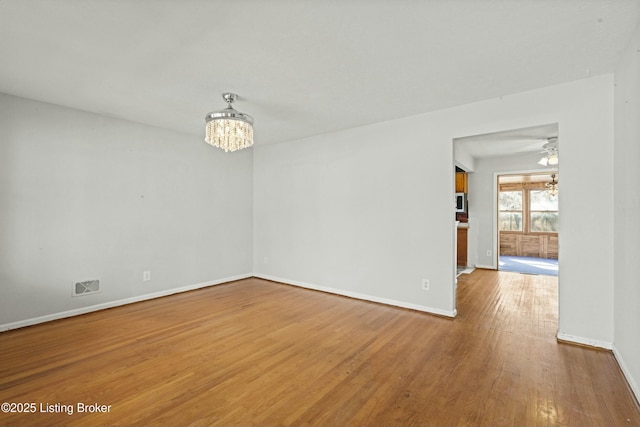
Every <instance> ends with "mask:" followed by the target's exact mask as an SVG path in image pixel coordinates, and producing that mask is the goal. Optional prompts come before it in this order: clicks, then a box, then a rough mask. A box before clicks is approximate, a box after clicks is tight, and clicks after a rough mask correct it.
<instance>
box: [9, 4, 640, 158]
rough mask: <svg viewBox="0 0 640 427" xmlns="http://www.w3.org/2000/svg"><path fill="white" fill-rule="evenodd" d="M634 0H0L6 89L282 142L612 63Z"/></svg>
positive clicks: (593, 71) (197, 129)
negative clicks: (238, 129) (240, 125)
mask: <svg viewBox="0 0 640 427" xmlns="http://www.w3.org/2000/svg"><path fill="white" fill-rule="evenodd" d="M639 16H640V0H430V1H426V0H425V1H421V2H418V1H412V0H396V1H382V0H369V1H366V0H345V1H341V2H339V1H334V0H327V1H322V2H321V1H312V0H297V1H293V0H291V1H284V0H271V1H259V0H242V1H227V0H225V1H223V0H220V1H216V0H135V1H134V0H130V1H125V0H56V1H53V0H4V1H3V0H0V58H1V59H0V61H1V64H2V65H1V66H0V92H4V93H8V94H12V95H17V96H22V97H26V98H31V99H35V100H39V101H44V102H50V103H54V104H59V105H63V106H67V107H72V108H78V109H82V110H87V111H92V112H96V113H101V114H106V115H108V116H113V117H119V118H123V119H128V120H132V121H136V122H140V123H146V124H150V125H156V126H160V127H165V128H168V129H174V130H177V131H180V132H186V133H191V134H195V135H200V136H203V135H204V116H205V114H206V113H208V112H209V111H212V110H219V109H222V108H223V107H224V106H225V103H224V102H223V100H222V98H221V93H222V92H226V91H232V92H236V93H238V94H239V95H240V98H239V100H238V101H237V102H236V104H235V106H236V108H237V109H238V110H240V111H242V112H245V113H247V114H250V115H252V116H253V117H254V119H255V123H256V124H255V138H256V144H257V145H260V144H266V143H273V142H279V141H287V140H293V139H298V138H303V137H307V136H311V135H317V134H322V133H327V132H332V131H336V130H339V129H346V128H351V127H355V126H359V125H364V124H369V123H374V122H380V121H384V120H389V119H394V118H399V117H404V116H409V115H414V114H419V113H424V112H429V111H434V110H438V109H442V108H445V107H450V106H455V105H460V104H465V103H470V102H475V101H480V100H484V99H489V98H494V97H499V96H501V95H505V94H511V93H516V92H521V91H525V90H530V89H535V88H539V87H544V86H549V85H553V84H558V83H563V82H567V81H572V80H577V79H581V78H585V77H589V76H592V75H597V74H603V73H607V72H611V71H612V70H613V68H614V66H615V63H616V61H617V59H618V57H619V55H620V52H621V50H622V49H623V48H624V47H625V46H626V45H627V43H628V42H629V40H630V38H631V35H632V33H633V30H634V28H635V27H636V26H637V25H638V22H639Z"/></svg>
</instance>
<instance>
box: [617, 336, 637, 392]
mask: <svg viewBox="0 0 640 427" xmlns="http://www.w3.org/2000/svg"><path fill="white" fill-rule="evenodd" d="M612 350H613V355H614V356H615V358H616V361H617V362H618V365H619V366H620V369H621V370H622V373H623V374H624V377H625V378H626V380H627V383H628V384H629V387H630V388H631V391H632V392H633V394H634V395H635V397H636V400H637V401H638V402H640V385H638V382H637V381H636V379H635V378H633V375H631V371H630V370H629V367H628V366H627V364H626V363H625V361H624V359H623V358H622V355H621V354H620V352H619V351H618V349H617V348H616V346H615V345H613V348H612Z"/></svg>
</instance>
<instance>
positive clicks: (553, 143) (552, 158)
mask: <svg viewBox="0 0 640 427" xmlns="http://www.w3.org/2000/svg"><path fill="white" fill-rule="evenodd" d="M547 141H548V142H547V143H546V144H544V145H543V146H542V152H543V153H545V155H544V157H543V158H541V159H540V161H539V162H538V164H540V165H542V166H554V165H557V164H558V160H559V159H558V138H548V139H547Z"/></svg>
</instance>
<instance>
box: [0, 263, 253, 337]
mask: <svg viewBox="0 0 640 427" xmlns="http://www.w3.org/2000/svg"><path fill="white" fill-rule="evenodd" d="M248 277H253V274H250V273H249V274H241V275H238V276H232V277H226V278H224V279H218V280H214V281H211V282H204V283H197V284H195V285H189V286H183V287H180V288H172V289H167V290H164V291H159V292H153V293H150V294H144V295H138V296H135V297H131V298H125V299H121V300H116V301H109V302H105V303H101V304H95V305H90V306H87V307H81V308H76V309H73V310H68V311H62V312H59V313H52V314H47V315H45V316H40V317H34V318H31V319H25V320H19V321H17V322H11V323H5V324H4V325H0V332H3V331H8V330H10V329H17V328H23V327H25V326H31V325H36V324H38V323H44V322H49V321H51V320H57V319H64V318H65V317H72V316H78V315H80V314H86V313H91V312H92V311H98V310H104V309H106V308H113V307H118V306H120V305H125V304H132V303H134V302H140V301H145V300H149V299H154V298H160V297H165V296H167V295H173V294H177V293H181V292H187V291H193V290H195V289H200V288H206V287H209V286H215V285H221V284H223V283H228V282H233V281H235V280H241V279H246V278H248Z"/></svg>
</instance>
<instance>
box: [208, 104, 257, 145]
mask: <svg viewBox="0 0 640 427" xmlns="http://www.w3.org/2000/svg"><path fill="white" fill-rule="evenodd" d="M222 98H223V99H224V100H225V101H226V102H227V103H228V106H227V108H225V109H224V110H220V111H214V112H212V113H209V114H207V116H206V117H205V121H206V123H207V127H206V135H205V138H204V140H205V141H206V142H207V144H211V145H213V146H214V147H218V148H221V149H223V150H224V151H236V150H241V149H243V148H247V147H251V146H252V145H253V117H251V116H249V115H248V114H244V113H241V112H239V111H237V110H235V109H234V108H233V107H232V106H231V104H232V103H233V101H235V100H236V99H237V98H238V95H236V94H235V93H223V94H222Z"/></svg>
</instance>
